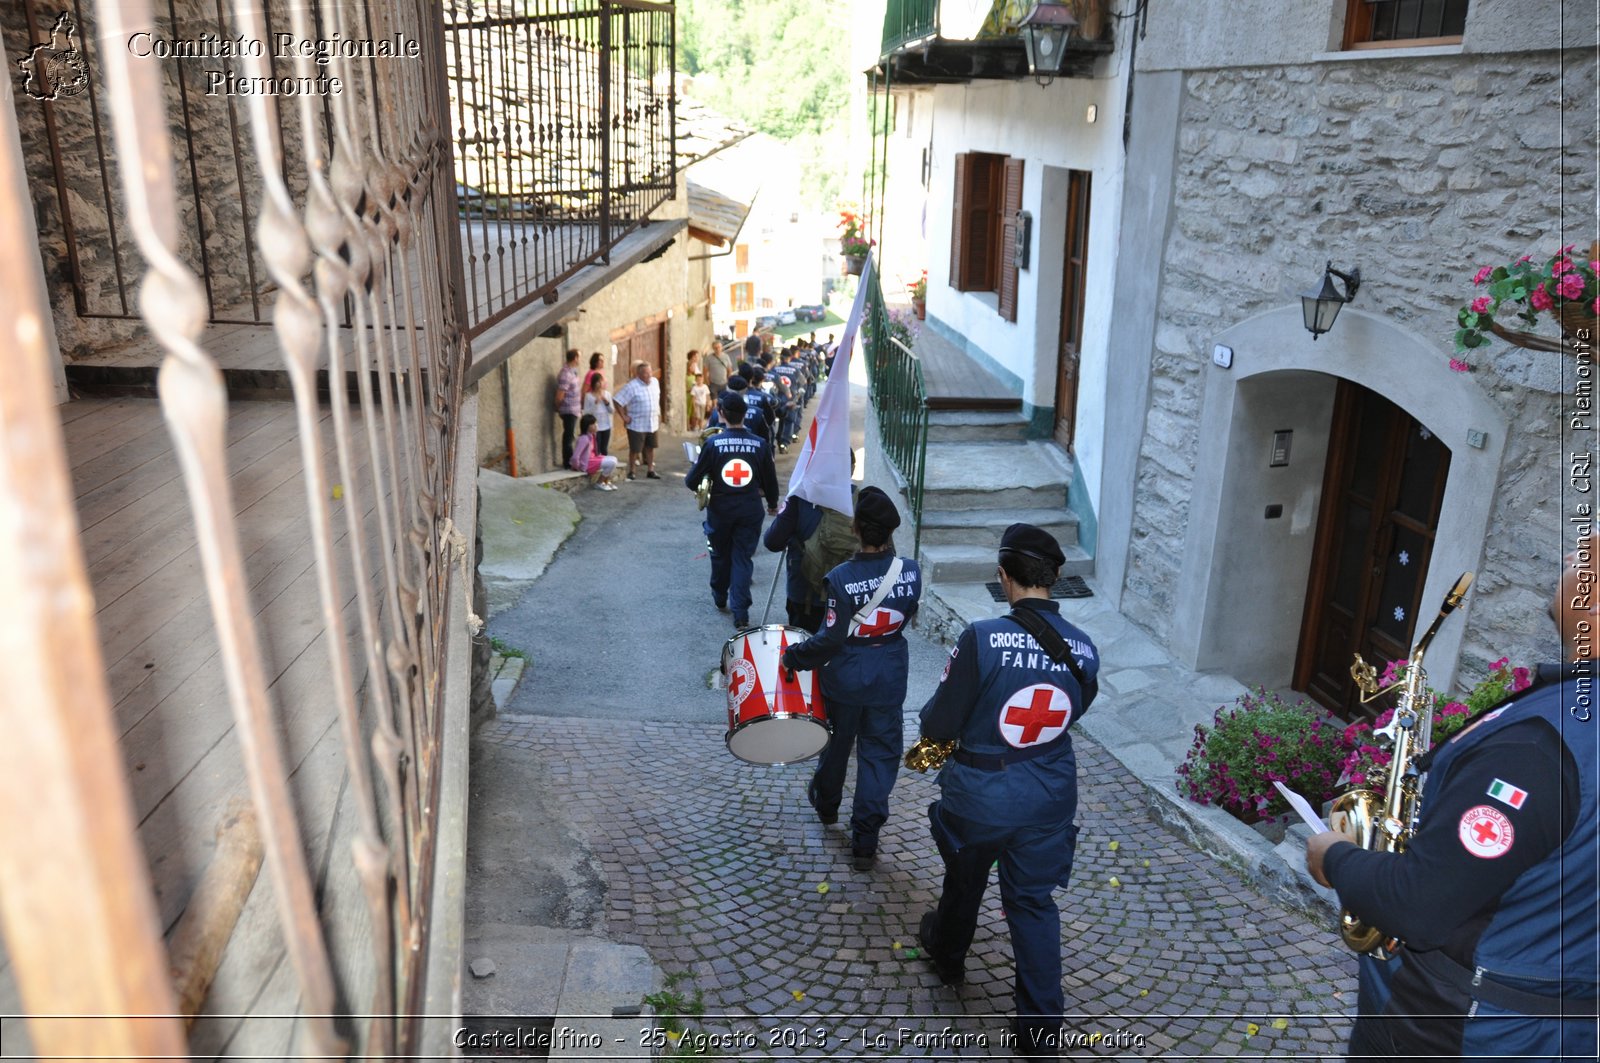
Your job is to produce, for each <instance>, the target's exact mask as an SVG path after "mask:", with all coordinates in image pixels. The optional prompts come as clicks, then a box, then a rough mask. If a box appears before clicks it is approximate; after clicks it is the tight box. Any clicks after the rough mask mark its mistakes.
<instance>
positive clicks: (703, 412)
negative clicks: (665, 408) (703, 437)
mask: <svg viewBox="0 0 1600 1063" xmlns="http://www.w3.org/2000/svg"><path fill="white" fill-rule="evenodd" d="M689 409H691V410H693V411H694V422H693V423H692V424H691V425H689V428H690V429H691V430H699V429H700V428H703V427H704V426H705V424H706V418H707V416H708V415H709V414H710V413H711V389H710V388H709V387H707V386H706V375H705V374H704V373H701V374H700V376H699V378H698V379H697V380H695V382H694V387H692V388H690V389H689Z"/></svg>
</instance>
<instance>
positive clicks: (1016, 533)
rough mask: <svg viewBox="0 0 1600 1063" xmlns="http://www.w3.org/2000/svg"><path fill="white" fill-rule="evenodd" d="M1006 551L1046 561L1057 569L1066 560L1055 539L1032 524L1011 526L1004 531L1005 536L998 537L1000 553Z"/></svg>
mask: <svg viewBox="0 0 1600 1063" xmlns="http://www.w3.org/2000/svg"><path fill="white" fill-rule="evenodd" d="M1007 550H1009V551H1011V552H1012V553H1014V554H1021V555H1022V556H1023V557H1033V558H1038V559H1039V560H1040V561H1048V562H1050V563H1051V564H1052V565H1054V566H1056V567H1057V568H1060V567H1061V566H1062V565H1063V564H1065V563H1066V560H1067V555H1065V554H1063V553H1062V552H1061V545H1060V544H1059V543H1057V542H1056V537H1055V536H1054V535H1051V534H1050V533H1049V532H1047V531H1045V530H1044V529H1043V528H1035V527H1034V526H1033V525H1032V524H1013V525H1011V527H1009V528H1007V529H1006V530H1005V534H1003V535H1001V536H1000V551H1001V552H1002V553H1004V552H1005V551H1007Z"/></svg>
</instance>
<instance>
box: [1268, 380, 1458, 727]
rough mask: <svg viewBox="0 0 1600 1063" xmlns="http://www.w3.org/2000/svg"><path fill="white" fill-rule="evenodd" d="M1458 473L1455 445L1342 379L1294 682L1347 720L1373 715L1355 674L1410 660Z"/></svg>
mask: <svg viewBox="0 0 1600 1063" xmlns="http://www.w3.org/2000/svg"><path fill="white" fill-rule="evenodd" d="M1449 475H1450V448H1448V447H1447V446H1445V444H1444V442H1443V440H1441V439H1440V438H1439V437H1438V436H1437V435H1435V434H1434V433H1433V432H1431V431H1430V430H1429V429H1428V427H1427V426H1426V425H1423V424H1419V423H1418V422H1417V420H1416V419H1415V418H1413V417H1411V416H1410V415H1409V414H1408V413H1406V411H1404V410H1402V409H1401V408H1400V407H1398V406H1396V405H1395V404H1394V403H1392V402H1390V401H1389V400H1388V399H1386V398H1385V397H1383V396H1382V395H1380V394H1378V393H1377V392H1375V391H1371V390H1369V389H1367V388H1365V387H1362V386H1361V385H1360V384H1356V383H1354V382H1352V381H1349V380H1341V381H1339V384H1338V389H1337V391H1336V393H1335V396H1334V406H1333V423H1332V426H1331V430H1330V433H1329V438H1328V458H1327V466H1326V471H1325V473H1324V480H1323V488H1322V505H1321V509H1320V511H1319V514H1318V521H1317V534H1316V542H1315V545H1314V546H1313V548H1312V557H1311V573H1310V578H1309V580H1308V581H1307V585H1306V608H1305V619H1304V622H1303V623H1302V625H1301V629H1300V647H1299V653H1298V656H1297V659H1296V663H1295V672H1294V688H1295V689H1296V690H1303V691H1305V692H1306V693H1307V694H1309V695H1310V696H1311V697H1313V698H1315V699H1316V700H1317V701H1319V702H1321V703H1322V704H1323V705H1326V706H1327V707H1328V708H1329V709H1332V710H1333V711H1334V712H1336V713H1338V714H1339V715H1340V716H1342V717H1344V718H1345V719H1349V720H1355V719H1359V718H1362V717H1366V716H1371V715H1374V712H1373V711H1372V710H1373V709H1375V708H1376V706H1371V707H1365V708H1364V707H1363V706H1362V705H1361V704H1360V696H1359V691H1358V690H1357V689H1356V685H1355V682H1354V681H1353V680H1352V679H1351V678H1350V663H1351V660H1352V658H1353V656H1354V654H1356V653H1360V654H1361V655H1362V656H1363V657H1364V658H1366V660H1367V662H1368V663H1369V664H1374V665H1377V666H1378V667H1380V668H1381V667H1382V665H1383V663H1384V662H1386V661H1390V660H1395V659H1398V658H1403V657H1405V656H1406V655H1407V654H1408V653H1409V652H1410V649H1411V640H1412V636H1413V633H1414V631H1415V629H1416V623H1417V616H1418V613H1419V611H1420V610H1421V609H1423V608H1425V603H1424V601H1423V587H1424V584H1425V583H1426V581H1427V577H1428V566H1429V562H1430V561H1431V560H1432V558H1433V544H1434V539H1435V537H1436V535H1437V533H1438V529H1439V515H1440V511H1441V508H1442V505H1443V502H1444V492H1445V484H1446V481H1447V480H1448V478H1449Z"/></svg>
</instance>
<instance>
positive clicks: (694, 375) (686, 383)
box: [683, 351, 700, 432]
mask: <svg viewBox="0 0 1600 1063" xmlns="http://www.w3.org/2000/svg"><path fill="white" fill-rule="evenodd" d="M684 365H685V368H684V373H683V408H684V409H685V410H688V411H689V431H691V432H693V431H694V430H695V429H697V428H699V427H700V426H699V424H698V423H696V422H697V418H696V417H695V408H694V385H695V381H697V380H699V379H700V352H699V351H690V352H689V357H688V358H686V359H685V360H684Z"/></svg>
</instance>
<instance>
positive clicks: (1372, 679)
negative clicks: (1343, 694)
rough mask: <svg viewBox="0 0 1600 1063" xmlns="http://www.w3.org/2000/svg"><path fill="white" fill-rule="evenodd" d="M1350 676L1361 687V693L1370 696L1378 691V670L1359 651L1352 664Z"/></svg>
mask: <svg viewBox="0 0 1600 1063" xmlns="http://www.w3.org/2000/svg"><path fill="white" fill-rule="evenodd" d="M1350 678H1351V679H1354V680H1355V681H1356V686H1358V687H1360V688H1361V693H1362V694H1364V695H1365V696H1366V697H1369V698H1370V697H1372V695H1374V694H1376V693H1377V692H1378V670H1377V669H1376V668H1374V667H1373V666H1372V665H1370V664H1368V663H1367V662H1366V661H1365V660H1363V659H1362V657H1361V654H1359V653H1358V654H1356V659H1355V661H1354V662H1353V663H1352V664H1351V665H1350Z"/></svg>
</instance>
